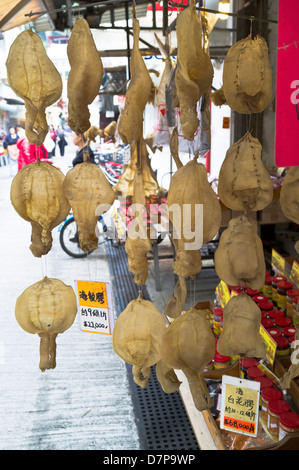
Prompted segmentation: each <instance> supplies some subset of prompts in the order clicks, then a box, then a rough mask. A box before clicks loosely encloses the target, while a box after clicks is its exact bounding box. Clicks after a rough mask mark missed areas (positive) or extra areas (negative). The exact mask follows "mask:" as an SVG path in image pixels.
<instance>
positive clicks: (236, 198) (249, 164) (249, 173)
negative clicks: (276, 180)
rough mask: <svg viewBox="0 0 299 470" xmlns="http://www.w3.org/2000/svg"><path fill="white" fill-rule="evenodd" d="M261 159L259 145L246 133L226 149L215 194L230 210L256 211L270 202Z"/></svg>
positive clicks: (270, 183)
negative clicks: (216, 193)
mask: <svg viewBox="0 0 299 470" xmlns="http://www.w3.org/2000/svg"><path fill="white" fill-rule="evenodd" d="M261 155H262V146H261V144H260V142H259V141H258V139H256V138H255V137H252V135H251V134H250V133H249V132H247V133H246V134H245V135H244V137H242V138H241V139H240V140H238V142H236V143H235V144H233V145H232V146H231V147H230V148H229V149H228V151H227V153H226V156H225V159H224V161H223V163H222V165H221V168H220V172H219V182H218V194H219V197H220V199H221V201H222V202H223V204H225V205H226V206H227V207H229V208H230V209H232V210H236V211H259V210H262V209H264V208H265V207H266V206H267V205H268V204H270V202H271V201H272V198H273V186H272V181H271V178H270V175H269V172H268V171H267V169H266V168H265V166H264V164H263V162H262V158H261Z"/></svg>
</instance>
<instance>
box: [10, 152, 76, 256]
mask: <svg viewBox="0 0 299 470" xmlns="http://www.w3.org/2000/svg"><path fill="white" fill-rule="evenodd" d="M63 181H64V174H63V173H62V171H60V170H59V169H58V168H56V167H55V166H53V165H50V164H49V163H47V162H41V161H39V160H38V161H37V162H34V163H30V164H29V165H26V166H24V167H23V168H22V169H21V170H20V171H19V172H18V173H17V174H16V176H15V177H14V179H13V180H12V184H11V189H10V199H11V203H12V205H13V207H14V209H15V210H16V212H17V213H18V214H19V215H20V216H21V217H22V218H23V219H25V220H27V221H28V222H30V223H31V226H32V244H31V246H30V250H31V251H32V253H33V255H34V256H36V257H40V256H42V255H46V254H47V253H48V252H49V251H50V249H51V247H52V240H53V239H52V234H51V231H52V229H53V228H54V227H56V226H57V225H59V224H60V223H61V222H62V221H63V220H64V219H65V218H66V217H67V215H68V213H69V211H70V208H71V207H70V205H69V203H68V202H67V200H66V199H65V197H64V195H63V191H62V185H63Z"/></svg>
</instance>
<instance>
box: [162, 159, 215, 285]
mask: <svg viewBox="0 0 299 470" xmlns="http://www.w3.org/2000/svg"><path fill="white" fill-rule="evenodd" d="M167 207H168V212H169V220H170V222H171V224H172V232H173V243H174V245H175V248H176V262H175V263H176V264H175V266H174V268H175V272H176V274H178V275H179V276H182V277H188V276H193V275H194V274H196V273H197V272H199V271H200V269H201V255H200V248H201V246H202V245H203V244H206V243H207V242H208V241H210V240H212V239H213V238H214V237H215V236H216V235H217V232H218V230H219V228H220V224H221V208H220V204H219V201H218V199H217V196H216V194H215V192H214V191H213V189H212V188H211V186H210V184H209V182H208V178H207V172H206V169H205V167H204V165H203V164H202V163H197V161H196V158H194V159H193V160H191V161H190V162H188V163H187V164H186V165H184V166H182V167H181V168H179V169H178V170H177V171H176V172H175V174H174V175H173V177H172V178H171V182H170V186H169V191H168V197H167ZM201 210H202V212H201ZM196 266H197V268H196ZM194 268H195V269H194Z"/></svg>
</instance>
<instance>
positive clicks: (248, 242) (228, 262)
mask: <svg viewBox="0 0 299 470" xmlns="http://www.w3.org/2000/svg"><path fill="white" fill-rule="evenodd" d="M256 230H257V229H256V224H255V222H254V221H252V220H250V219H249V218H248V217H246V215H241V216H239V217H234V218H233V219H231V220H230V222H229V224H228V228H227V229H226V230H224V231H223V232H222V234H221V237H220V240H219V245H218V248H217V250H216V251H215V254H214V262H215V269H216V272H217V275H218V276H219V278H220V279H222V280H223V281H224V282H226V283H227V284H229V285H231V286H239V285H246V286H248V287H251V288H252V289H260V288H261V287H263V285H264V281H265V275H266V264H265V257H264V250H263V243H262V240H261V239H260V237H259V236H258V234H257V233H256Z"/></svg>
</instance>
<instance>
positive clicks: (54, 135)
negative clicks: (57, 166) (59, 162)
mask: <svg viewBox="0 0 299 470" xmlns="http://www.w3.org/2000/svg"><path fill="white" fill-rule="evenodd" d="M49 135H50V137H51V139H52V140H53V142H54V147H53V149H52V152H51V156H52V157H55V150H56V141H57V136H58V134H57V131H56V130H55V129H54V126H53V124H50V126H49Z"/></svg>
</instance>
